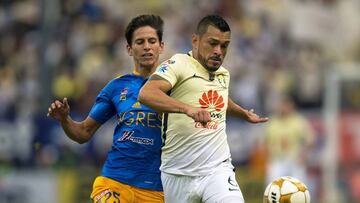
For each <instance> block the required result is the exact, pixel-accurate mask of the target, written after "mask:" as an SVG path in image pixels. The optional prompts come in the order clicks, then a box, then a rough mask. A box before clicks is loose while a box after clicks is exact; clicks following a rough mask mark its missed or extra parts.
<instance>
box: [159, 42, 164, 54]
mask: <svg viewBox="0 0 360 203" xmlns="http://www.w3.org/2000/svg"><path fill="white" fill-rule="evenodd" d="M163 51H164V42H160V54H162V53H163Z"/></svg>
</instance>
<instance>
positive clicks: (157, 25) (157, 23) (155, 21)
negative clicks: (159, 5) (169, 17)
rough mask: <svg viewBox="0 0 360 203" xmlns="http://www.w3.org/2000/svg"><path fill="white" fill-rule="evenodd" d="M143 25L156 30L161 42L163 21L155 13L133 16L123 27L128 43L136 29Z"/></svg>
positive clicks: (129, 43)
mask: <svg viewBox="0 0 360 203" xmlns="http://www.w3.org/2000/svg"><path fill="white" fill-rule="evenodd" d="M144 26H150V27H152V28H154V29H155V30H156V34H157V36H158V38H159V41H160V42H162V36H163V32H164V29H163V27H164V21H163V20H162V19H161V17H160V16H157V15H139V16H137V17H135V18H133V19H132V20H131V21H130V23H129V24H128V25H127V26H126V29H125V38H126V41H127V43H128V45H131V43H132V37H133V34H134V32H135V30H136V29H138V28H140V27H144Z"/></svg>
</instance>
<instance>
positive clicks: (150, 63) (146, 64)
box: [140, 60, 156, 68]
mask: <svg viewBox="0 0 360 203" xmlns="http://www.w3.org/2000/svg"><path fill="white" fill-rule="evenodd" d="M140 65H141V67H149V68H152V67H154V66H155V65H156V63H155V60H152V61H142V62H141V63H140Z"/></svg>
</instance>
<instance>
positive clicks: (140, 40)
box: [135, 39, 144, 45]
mask: <svg viewBox="0 0 360 203" xmlns="http://www.w3.org/2000/svg"><path fill="white" fill-rule="evenodd" d="M143 43H144V40H142V39H138V40H135V44H137V45H140V44H143Z"/></svg>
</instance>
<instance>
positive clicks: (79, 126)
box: [47, 98, 101, 144]
mask: <svg viewBox="0 0 360 203" xmlns="http://www.w3.org/2000/svg"><path fill="white" fill-rule="evenodd" d="M47 116H51V117H52V118H54V119H55V120H57V121H59V122H60V123H61V126H62V128H63V129H64V132H65V133H66V135H67V136H68V137H69V138H70V139H72V140H74V141H76V142H78V143H80V144H82V143H85V142H87V141H89V140H90V139H91V137H92V136H93V134H94V133H95V132H96V130H97V129H98V128H99V127H100V126H101V124H100V123H98V122H96V121H95V120H94V119H92V118H90V117H87V118H86V119H85V120H83V121H81V122H77V121H74V120H73V119H72V118H71V117H70V106H69V103H68V101H67V98H64V99H63V101H62V102H61V101H59V100H55V101H54V102H53V103H51V105H50V107H49V109H48V114H47Z"/></svg>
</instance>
